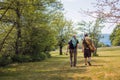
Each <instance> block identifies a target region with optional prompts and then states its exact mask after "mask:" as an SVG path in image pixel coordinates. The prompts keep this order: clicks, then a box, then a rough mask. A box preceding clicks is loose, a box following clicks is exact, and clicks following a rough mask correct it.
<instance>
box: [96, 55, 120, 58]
mask: <svg viewBox="0 0 120 80" xmlns="http://www.w3.org/2000/svg"><path fill="white" fill-rule="evenodd" d="M97 57H98V58H99V57H120V55H110V56H109V55H108V56H107V55H106V56H97Z"/></svg>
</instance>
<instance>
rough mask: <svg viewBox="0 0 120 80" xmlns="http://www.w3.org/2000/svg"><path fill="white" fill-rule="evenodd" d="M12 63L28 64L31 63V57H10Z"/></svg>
mask: <svg viewBox="0 0 120 80" xmlns="http://www.w3.org/2000/svg"><path fill="white" fill-rule="evenodd" d="M12 60H13V62H30V61H32V58H31V56H29V55H21V54H20V55H14V56H13V57H12Z"/></svg>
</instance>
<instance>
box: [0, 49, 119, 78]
mask: <svg viewBox="0 0 120 80" xmlns="http://www.w3.org/2000/svg"><path fill="white" fill-rule="evenodd" d="M98 54H99V57H92V66H85V65H84V58H83V53H81V51H79V53H78V62H77V67H72V68H71V67H70V65H69V55H62V56H59V55H58V52H52V56H53V57H52V58H50V59H47V60H44V61H42V62H31V63H21V64H17V63H15V64H11V65H9V66H6V67H1V68H0V80H120V74H119V73H120V70H119V69H120V48H119V47H118V48H103V49H99V50H98Z"/></svg>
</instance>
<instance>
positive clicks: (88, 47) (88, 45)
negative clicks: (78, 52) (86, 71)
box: [82, 34, 96, 66]
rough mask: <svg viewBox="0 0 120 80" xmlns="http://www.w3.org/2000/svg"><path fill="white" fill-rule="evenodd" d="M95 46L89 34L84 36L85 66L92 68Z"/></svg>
mask: <svg viewBox="0 0 120 80" xmlns="http://www.w3.org/2000/svg"><path fill="white" fill-rule="evenodd" d="M95 49H96V48H95V46H94V44H93V42H92V40H91V39H90V37H88V34H85V35H84V40H83V42H82V52H83V53H84V58H85V65H87V63H88V65H89V66H91V63H90V61H91V52H92V51H95Z"/></svg>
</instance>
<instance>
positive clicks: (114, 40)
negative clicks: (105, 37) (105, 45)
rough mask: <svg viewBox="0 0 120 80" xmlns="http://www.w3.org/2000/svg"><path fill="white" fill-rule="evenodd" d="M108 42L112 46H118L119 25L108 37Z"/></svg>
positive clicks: (119, 37)
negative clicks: (109, 41)
mask: <svg viewBox="0 0 120 80" xmlns="http://www.w3.org/2000/svg"><path fill="white" fill-rule="evenodd" d="M110 40H111V43H112V45H113V46H120V25H119V24H118V25H117V26H116V28H115V29H114V30H113V32H112V34H111V35H110Z"/></svg>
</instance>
